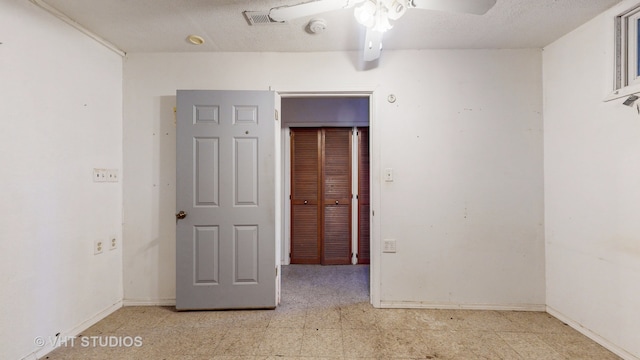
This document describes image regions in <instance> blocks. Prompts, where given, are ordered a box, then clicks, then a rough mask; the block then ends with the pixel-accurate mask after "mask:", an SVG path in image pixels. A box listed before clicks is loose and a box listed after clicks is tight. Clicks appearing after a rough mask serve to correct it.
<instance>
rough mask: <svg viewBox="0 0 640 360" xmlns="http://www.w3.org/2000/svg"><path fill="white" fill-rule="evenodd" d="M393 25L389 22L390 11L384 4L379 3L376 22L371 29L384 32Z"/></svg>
mask: <svg viewBox="0 0 640 360" xmlns="http://www.w3.org/2000/svg"><path fill="white" fill-rule="evenodd" d="M392 27H393V26H392V25H391V23H390V22H389V13H388V12H387V9H386V8H385V7H384V6H382V4H379V6H378V11H377V12H376V23H375V25H374V26H373V28H371V30H373V31H378V32H381V33H383V32H385V31H387V30H389V29H391V28H392Z"/></svg>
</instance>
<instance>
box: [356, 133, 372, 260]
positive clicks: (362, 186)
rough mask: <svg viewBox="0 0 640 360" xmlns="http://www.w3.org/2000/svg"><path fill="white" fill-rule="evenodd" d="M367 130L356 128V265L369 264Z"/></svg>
mask: <svg viewBox="0 0 640 360" xmlns="http://www.w3.org/2000/svg"><path fill="white" fill-rule="evenodd" d="M369 204H370V203H369V128H358V264H369V262H370V254H369V224H370V223H369V211H370V205H369Z"/></svg>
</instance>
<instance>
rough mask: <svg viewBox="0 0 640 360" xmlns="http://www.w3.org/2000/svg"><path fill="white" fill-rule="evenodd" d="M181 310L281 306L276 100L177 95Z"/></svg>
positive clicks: (240, 94)
mask: <svg viewBox="0 0 640 360" xmlns="http://www.w3.org/2000/svg"><path fill="white" fill-rule="evenodd" d="M177 104H178V106H177V119H176V120H177V138H176V141H177V152H176V160H177V173H176V181H177V198H176V205H177V208H178V210H182V211H185V212H186V213H187V216H186V218H184V219H182V220H178V221H177V224H176V308H177V309H179V310H187V309H242V308H274V307H275V306H276V270H275V268H276V250H275V246H276V241H275V211H274V209H275V204H276V203H275V201H276V196H275V194H276V186H277V185H276V184H275V171H276V164H275V161H276V160H275V156H274V154H275V150H276V148H275V123H274V109H275V93H274V92H271V91H200V90H184V91H183V90H180V91H178V92H177Z"/></svg>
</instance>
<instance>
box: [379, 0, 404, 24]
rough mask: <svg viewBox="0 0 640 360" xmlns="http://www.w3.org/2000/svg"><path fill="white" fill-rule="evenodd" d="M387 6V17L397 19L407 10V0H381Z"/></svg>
mask: <svg viewBox="0 0 640 360" xmlns="http://www.w3.org/2000/svg"><path fill="white" fill-rule="evenodd" d="M383 1H384V3H385V6H386V8H387V13H388V18H389V19H391V20H398V19H400V18H401V17H402V15H404V13H405V12H406V11H407V7H408V5H409V4H408V3H407V0H383Z"/></svg>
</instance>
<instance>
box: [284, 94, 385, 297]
mask: <svg viewBox="0 0 640 360" xmlns="http://www.w3.org/2000/svg"><path fill="white" fill-rule="evenodd" d="M277 93H278V94H279V95H280V96H281V97H282V98H286V97H367V98H368V99H369V154H370V156H369V169H370V172H369V173H370V175H369V176H370V178H369V184H370V190H369V191H370V204H371V206H370V208H371V214H369V216H370V229H369V230H370V237H369V242H370V265H369V293H370V299H369V300H370V302H371V304H372V305H373V306H374V307H380V222H379V221H378V219H377V218H376V217H375V211H376V209H378V207H379V201H380V179H379V176H374V174H379V173H380V171H379V161H378V159H379V155H380V152H379V145H378V144H379V142H378V141H379V137H378V131H377V126H376V125H377V124H376V121H375V116H374V109H375V107H374V101H373V100H374V96H373V95H374V94H373V91H368V90H365V91H355V92H354V91H332V92H295V91H291V92H289V91H286V92H284V91H277ZM288 132H289V127H288V126H285V125H282V130H281V144H282V147H281V149H282V150H281V164H282V172H281V179H282V182H281V184H282V192H281V194H282V196H281V199H282V203H281V216H280V219H281V221H282V223H281V230H282V232H281V234H282V237H281V239H280V248H281V249H282V251H281V258H280V259H277V260H279V261H280V262H281V264H282V265H288V264H289V261H290V258H289V244H290V242H291V227H290V221H291V204H290V201H289V194H291V166H290V165H291V163H290V159H289V156H290V154H291V142H290V141H289V140H290V138H289V134H288ZM354 203H355V202H354ZM356 216H357V213H356Z"/></svg>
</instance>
